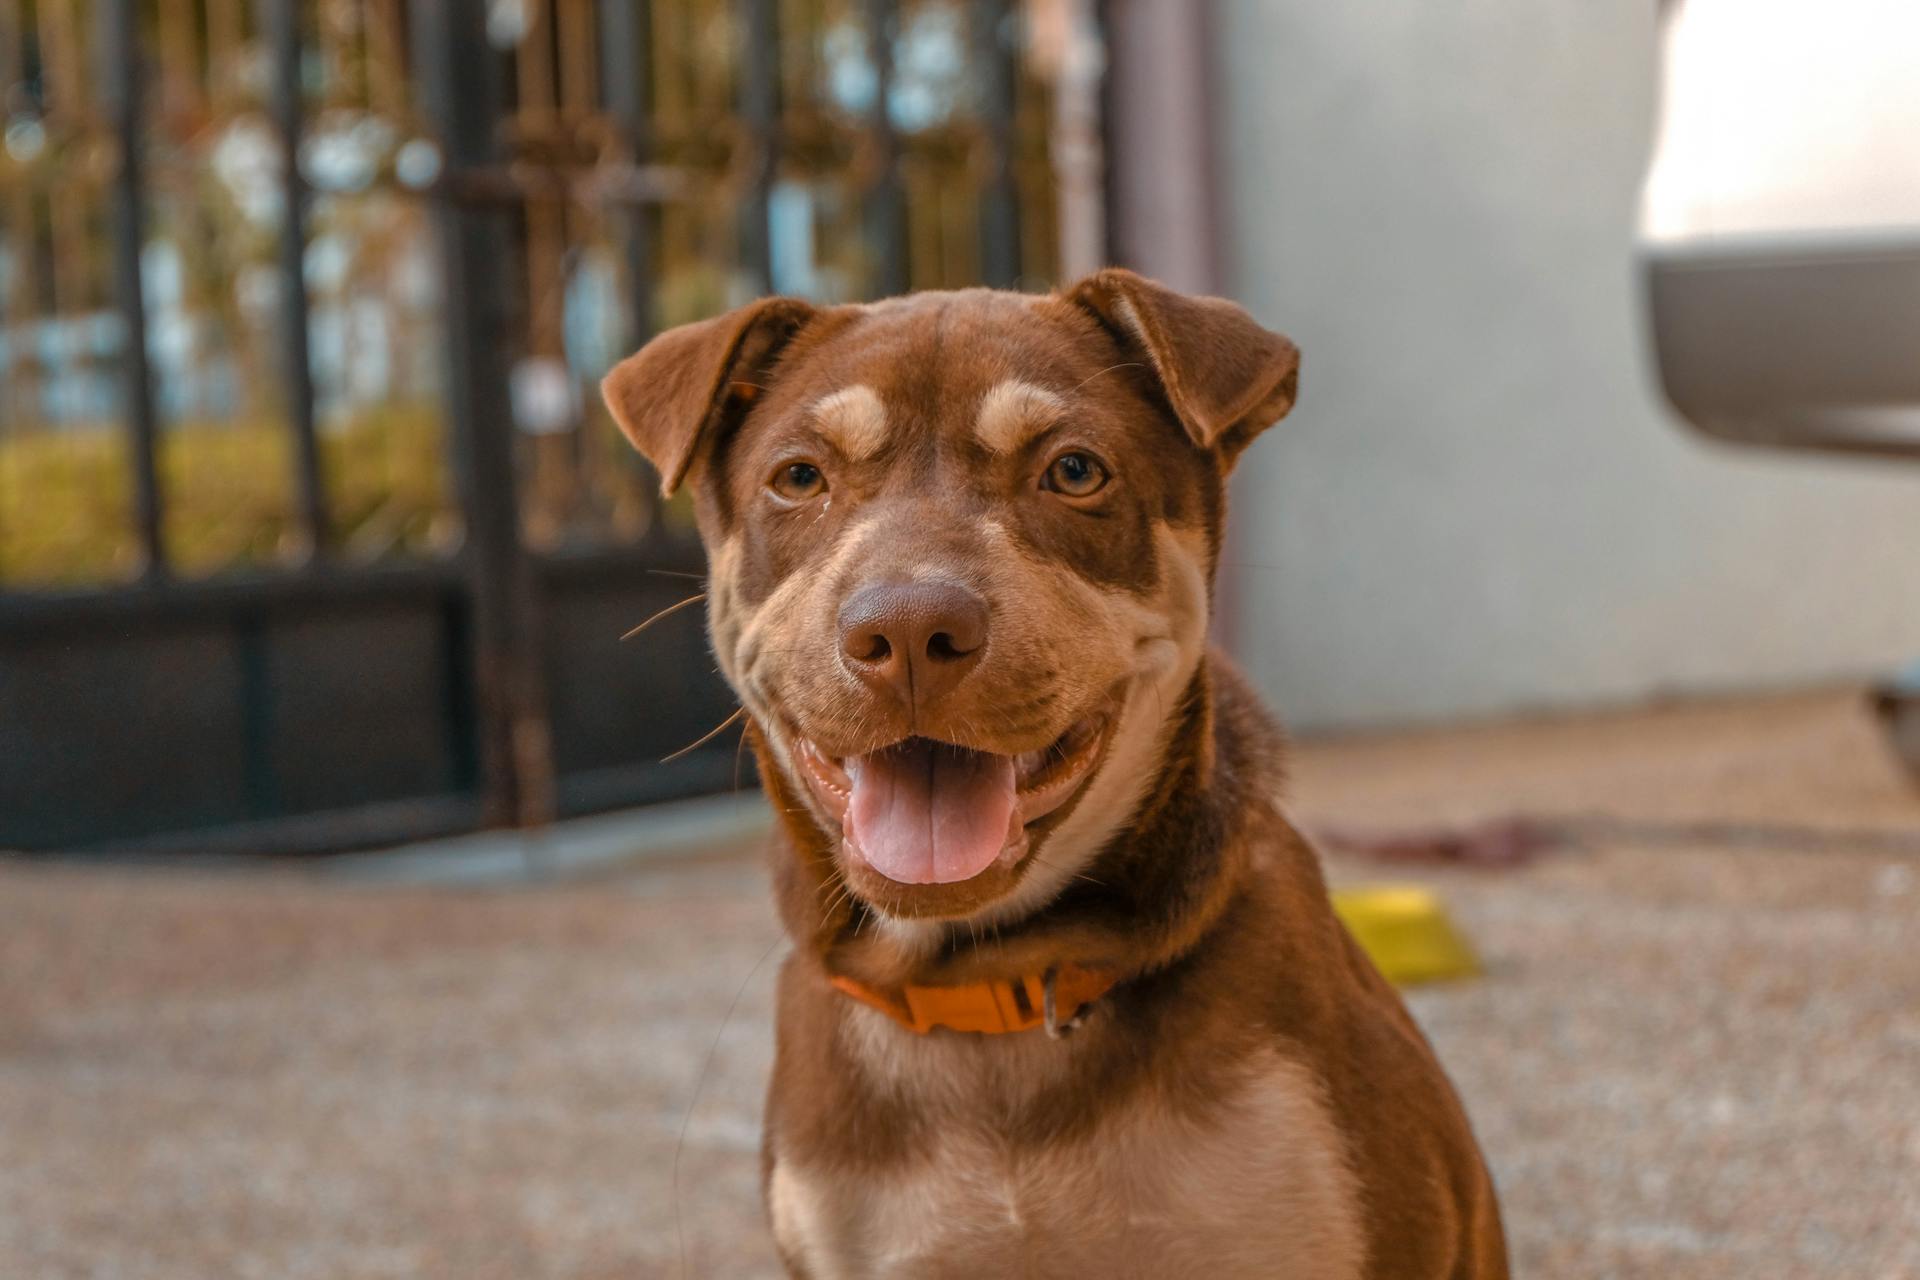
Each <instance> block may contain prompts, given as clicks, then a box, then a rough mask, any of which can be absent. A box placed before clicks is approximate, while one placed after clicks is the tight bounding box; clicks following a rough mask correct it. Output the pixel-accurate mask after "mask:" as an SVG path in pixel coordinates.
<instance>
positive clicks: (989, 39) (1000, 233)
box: [972, 0, 1020, 289]
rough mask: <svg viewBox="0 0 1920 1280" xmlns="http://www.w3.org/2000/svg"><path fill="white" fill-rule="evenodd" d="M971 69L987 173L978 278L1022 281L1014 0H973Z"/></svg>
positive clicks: (997, 283)
mask: <svg viewBox="0 0 1920 1280" xmlns="http://www.w3.org/2000/svg"><path fill="white" fill-rule="evenodd" d="M972 25H973V73H974V76H975V77H976V83H977V84H978V85H979V86H980V118H981V124H982V127H983V128H984V129H985V142H986V157H985V173H984V176H983V178H982V181H981V186H980V282H981V283H982V284H985V285H991V286H993V287H994V288H997V289H1011V288H1013V287H1015V286H1016V285H1018V284H1019V283H1020V184H1019V182H1018V180H1017V179H1016V178H1015V176H1014V170H1013V124H1014V110H1015V106H1016V98H1015V95H1016V92H1017V86H1016V84H1015V81H1014V68H1015V67H1016V65H1017V58H1018V56H1019V51H1018V47H1017V34H1018V33H1017V32H1016V31H1015V28H1014V14H1013V4H1012V0H973V24H972Z"/></svg>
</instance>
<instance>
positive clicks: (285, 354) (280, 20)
mask: <svg viewBox="0 0 1920 1280" xmlns="http://www.w3.org/2000/svg"><path fill="white" fill-rule="evenodd" d="M265 9H266V12H265V13H264V14H263V15H262V16H261V25H262V26H263V27H264V28H265V29H266V31H267V33H268V43H269V45H270V46H271V48H272V54H273V74H272V77H271V79H272V82H273V101H272V108H273V122H274V127H275V128H276V129H277V130H278V131H279V134H280V152H281V157H282V162H283V167H282V169H281V174H280V195H281V206H282V208H281V216H280V246H279V247H280V341H281V351H282V360H281V365H282V368H281V371H280V372H281V379H282V381H283V383H284V385H285V386H286V389H287V425H288V427H289V428H291V429H292V431H293V440H294V462H295V467H296V471H295V475H294V482H295V492H296V493H297V494H298V496H299V502H300V525H301V529H302V531H303V533H304V536H305V539H306V544H307V553H308V557H309V562H310V563H311V562H313V561H315V560H317V559H318V557H320V556H321V555H322V554H324V553H325V550H326V546H327V537H328V518H327V493H326V485H325V482H324V479H323V476H322V474H321V469H320V444H319V440H318V438H317V437H316V435H315V426H314V415H313V365H312V354H311V344H310V342H309V339H308V335H307V278H306V269H305V266H306V253H307V184H306V181H305V179H304V178H303V177H302V176H301V173H300V137H301V130H302V124H303V122H302V119H301V114H302V113H301V101H300V99H301V92H300V90H301V76H300V62H301V41H300V14H299V0H265Z"/></svg>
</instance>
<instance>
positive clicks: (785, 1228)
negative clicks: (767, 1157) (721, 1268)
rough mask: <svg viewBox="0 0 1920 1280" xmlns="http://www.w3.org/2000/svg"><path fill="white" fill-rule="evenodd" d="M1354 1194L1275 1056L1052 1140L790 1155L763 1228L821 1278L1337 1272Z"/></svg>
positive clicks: (1313, 1104)
mask: <svg viewBox="0 0 1920 1280" xmlns="http://www.w3.org/2000/svg"><path fill="white" fill-rule="evenodd" d="M1046 1043H1047V1044H1048V1046H1049V1047H1050V1048H1051V1049H1052V1051H1053V1053H1054V1054H1055V1055H1056V1056H1064V1055H1065V1053H1066V1049H1065V1048H1064V1046H1062V1045H1059V1044H1057V1043H1055V1042H1052V1041H1048V1042H1046ZM1017 1052H1018V1051H1016V1053H1017ZM907 1056H908V1057H909V1058H920V1059H923V1060H924V1061H922V1062H920V1063H919V1064H917V1065H916V1066H915V1067H913V1068H912V1069H910V1070H909V1071H908V1072H907V1073H906V1074H907V1075H908V1076H909V1077H910V1079H912V1080H943V1079H944V1080H945V1081H947V1082H948V1083H949V1091H951V1088H950V1087H951V1082H952V1081H953V1080H955V1079H956V1078H957V1079H960V1080H965V1079H967V1078H968V1076H967V1071H966V1067H965V1066H964V1065H963V1066H961V1067H960V1068H959V1069H958V1070H957V1071H956V1070H955V1066H954V1064H953V1063H951V1062H950V1061H942V1059H943V1058H944V1057H945V1055H942V1054H940V1053H939V1052H937V1050H927V1049H926V1048H925V1046H922V1049H921V1051H918V1052H916V1051H915V1050H913V1049H909V1050H908V1051H907ZM907 1087H909V1088H911V1085H910V1084H908V1085H907ZM946 1101H947V1104H948V1105H951V1100H950V1099H949V1100H946ZM1358 1197H1359V1190H1358V1186H1357V1183H1356V1181H1355V1179H1354V1177H1353V1174H1352V1172H1351V1170H1350V1169H1349V1168H1348V1167H1347V1164H1346V1157H1345V1153H1344V1146H1343V1143H1342V1141H1341V1138H1340V1135H1339V1133H1338V1131H1337V1129H1336V1128H1335V1126H1334V1123H1333V1118H1332V1115H1331V1112H1330V1111H1329V1109H1328V1107H1327V1104H1326V1101H1325V1098H1324V1096H1323V1093H1322V1090H1321V1088H1320V1086H1319V1084H1318V1083H1317V1082H1316V1081H1315V1080H1314V1079H1313V1077H1312V1075H1311V1074H1310V1073H1309V1072H1307V1071H1306V1070H1305V1069H1304V1068H1303V1067H1302V1066H1301V1065H1300V1064H1299V1063H1297V1062H1294V1061H1291V1060H1289V1059H1287V1058H1285V1057H1283V1056H1281V1055H1280V1054H1278V1053H1269V1054H1266V1055H1260V1056H1256V1057H1254V1058H1252V1059H1251V1060H1249V1061H1248V1062H1247V1063H1246V1064H1245V1065H1244V1071H1243V1075H1242V1077H1241V1078H1240V1079H1239V1080H1238V1081H1237V1082H1236V1083H1235V1084H1234V1085H1232V1086H1231V1087H1230V1088H1229V1089H1228V1090H1227V1091H1226V1092H1225V1093H1223V1094H1222V1095H1221V1096H1218V1097H1214V1098H1209V1099H1207V1100H1206V1101H1205V1102H1204V1104H1202V1105H1199V1106H1191V1107H1189V1106H1182V1105H1179V1104H1177V1103H1175V1102H1173V1101H1172V1100H1169V1099H1167V1098H1154V1099H1151V1100H1141V1101H1139V1102H1136V1103H1135V1104H1134V1105H1133V1106H1130V1107H1127V1108H1124V1109H1115V1110H1113V1111H1112V1112H1110V1113H1108V1114H1107V1115H1105V1116H1103V1117H1102V1123H1101V1124H1100V1125H1099V1126H1098V1127H1097V1128H1095V1129H1093V1130H1091V1131H1090V1132H1088V1133H1086V1134H1084V1135H1081V1136H1077V1137H1075V1138H1073V1139H1071V1140H1068V1141H1064V1142H1061V1143H1058V1144H1055V1145H1049V1146H1046V1147H1040V1148H1034V1149H1023V1148H1021V1147H1019V1146H1017V1145H1015V1144H1010V1143H1008V1142H1006V1141H1004V1139H1003V1138H1002V1137H1001V1136H1000V1135H998V1134H996V1133H995V1132H994V1131H993V1130H992V1129H991V1128H989V1127H985V1126H974V1127H959V1128H956V1129H955V1130H953V1131H952V1132H949V1133H944V1134H941V1135H939V1136H938V1137H937V1138H935V1139H934V1141H933V1142H932V1143H931V1144H930V1145H929V1146H928V1148H927V1149H926V1150H925V1151H923V1152H920V1153H919V1154H918V1156H917V1158H916V1160H914V1161H913V1162H911V1163H910V1164H909V1165H907V1166H906V1167H904V1168H901V1169H899V1170H896V1171H895V1172H893V1173H892V1174H891V1176H889V1177H887V1178H886V1179H884V1180H877V1181H876V1180H868V1179H866V1178H864V1177H863V1176H862V1175H859V1174H850V1173H848V1172H846V1171H842V1170H838V1169H836V1168H834V1167H833V1166H831V1165H823V1166H818V1167H809V1166H808V1165H806V1164H805V1163H804V1162H803V1161H801V1160H799V1159H795V1160H790V1161H789V1160H782V1161H779V1162H777V1163H776V1164H775V1165H774V1167H773V1170H772V1173H771V1174H770V1176H769V1204H770V1209H771V1213H772V1220H773V1224H774V1232H775V1238H776V1239H777V1240H778V1242H779V1244H780V1247H781V1249H782V1250H783V1251H784V1252H785V1253H786V1254H788V1255H789V1256H790V1257H792V1258H794V1259H796V1260H798V1261H799V1263H800V1265H801V1266H802V1267H804V1268H805V1269H806V1272H807V1274H808V1275H810V1276H813V1277H816V1280H828V1278H842V1277H844V1278H845V1280H855V1278H856V1277H858V1278H865V1277H874V1278H876V1280H877V1278H878V1277H887V1276H954V1277H969V1278H971V1277H976V1276H1002V1275H1021V1276H1031V1277H1035V1278H1036V1280H1039V1278H1041V1277H1061V1280H1079V1278H1081V1277H1087V1276H1153V1277H1180V1276H1193V1277H1211V1278H1214V1280H1241V1278H1243V1277H1244V1278H1245V1280H1255V1278H1256V1277H1257V1278H1260V1280H1265V1277H1270V1276H1274V1275H1298V1276H1312V1277H1316V1278H1320V1280H1345V1278H1348V1277H1357V1276H1359V1275H1361V1274H1362V1263H1363V1260H1364V1257H1365V1248H1366V1243H1365V1240H1364V1237H1363V1234H1362V1232H1361V1229H1360V1210H1359V1203H1358Z"/></svg>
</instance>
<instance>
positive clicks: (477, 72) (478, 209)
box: [412, 0, 553, 825]
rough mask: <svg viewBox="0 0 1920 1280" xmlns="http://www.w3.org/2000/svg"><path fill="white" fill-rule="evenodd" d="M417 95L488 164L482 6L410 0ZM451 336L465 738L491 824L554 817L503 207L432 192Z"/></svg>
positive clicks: (491, 100) (494, 122) (445, 137)
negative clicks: (471, 707)
mask: <svg viewBox="0 0 1920 1280" xmlns="http://www.w3.org/2000/svg"><path fill="white" fill-rule="evenodd" d="M412 17H413V21H414V24H415V30H414V41H413V45H414V48H415V50H416V51H417V53H418V56H419V60H420V61H419V69H418V70H419V89H420V102H421V105H422V108H423V110H424V112H425V114H426V116H427V118H428V119H429V120H430V121H431V122H432V125H433V127H434V129H435V132H436V133H437V135H438V139H439V143H440V146H441V148H442V149H443V151H444V153H445V156H446V161H447V163H448V165H449V166H450V167H455V168H464V167H474V166H482V165H487V164H490V163H493V162H494V161H495V160H496V159H497V156H496V154H495V153H496V151H497V149H498V147H497V136H496V135H497V129H498V125H499V123H500V120H501V118H502V117H501V112H500V107H499V103H500V97H499V94H498V91H497V88H496V86H495V84H494V80H495V78H496V75H495V73H496V71H497V62H496V58H495V54H494V51H493V50H492V49H491V48H490V47H489V46H488V44H487V39H486V34H485V32H486V4H485V0H428V2H426V3H421V4H418V5H415V6H413V8H412ZM434 222H435V228H436V230H437V232H438V236H437V239H438V241H439V255H440V276H441V290H442V295H441V300H442V307H443V313H444V315H445V325H446V343H447V348H446V351H447V355H446V359H447V413H448V417H449V420H450V423H451V427H452V431H451V435H452V438H453V442H454V474H455V480H456V482H457V483H458V486H459V490H460V497H461V505H462V508H463V511H464V514H465V519H466V543H465V546H464V548H463V552H462V555H463V560H464V562H465V565H466V568H467V586H468V593H469V596H470V599H471V604H472V642H471V653H472V655H473V682H474V690H475V701H476V717H475V720H476V723H475V726H474V727H475V734H474V736H475V738H476V739H477V741H478V743H479V748H480V772H481V794H482V806H483V812H484V815H485V820H486V821H487V822H488V823H489V824H491V825H502V824H519V825H527V824H532V823H538V822H543V821H545V820H546V819H547V818H549V817H550V816H551V814H552V812H553V751H552V735H551V730H550V728H549V725H548V722H547V708H546V695H545V687H544V685H543V682H542V679H541V676H542V671H543V665H542V662H541V658H540V642H539V635H540V629H539V619H538V614H537V607H538V600H537V598H536V591H535V584H534V578H533V571H532V566H531V564H530V563H529V559H528V556H527V554H526V548H525V547H524V545H523V544H522V542H521V537H520V504H519V488H518V481H517V477H516V474H515V469H514V438H513V432H514V424H513V418H512V415H511V410H510V407H509V406H510V401H509V398H508V385H507V367H506V366H507V361H506V358H505V357H506V352H507V350H508V347H507V342H506V335H507V332H508V316H507V290H506V281H505V276H504V271H505V266H506V260H507V253H508V247H509V240H508V236H507V226H506V216H505V211H504V210H503V209H502V208H500V207H498V206H494V205H488V204H472V203H467V202H461V201H453V200H447V199H435V201H434Z"/></svg>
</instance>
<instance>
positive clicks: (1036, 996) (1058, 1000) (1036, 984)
mask: <svg viewBox="0 0 1920 1280" xmlns="http://www.w3.org/2000/svg"><path fill="white" fill-rule="evenodd" d="M830 980H831V981H832V983H833V985H834V986H835V987H837V988H839V989H840V990H841V991H843V992H845V993H846V994H847V995H850V996H852V997H853V998H854V999H855V1000H858V1001H860V1002H861V1003H862V1004H868V1005H872V1006H873V1007H874V1008H876V1009H878V1010H880V1012H882V1013H884V1014H886V1015H887V1016H888V1017H889V1018H892V1019H893V1020H894V1021H895V1022H898V1023H899V1024H900V1025H901V1026H903V1027H905V1028H907V1029H908V1030H909V1031H915V1032H918V1033H920V1034H921V1035H925V1034H926V1033H927V1032H929V1031H931V1030H933V1029H934V1028H935V1027H945V1028H947V1029H948V1030H950V1031H974V1032H980V1033H982V1034H985V1035H1000V1034H1003V1033H1005V1032H1010V1031H1031V1030H1033V1029H1034V1028H1035V1027H1045V1028H1046V1029H1047V1034H1048V1035H1051V1036H1054V1037H1056V1038H1058V1037H1060V1036H1063V1035H1065V1034H1066V1033H1067V1032H1069V1031H1071V1030H1072V1029H1073V1028H1074V1027H1076V1026H1078V1025H1079V1022H1080V1016H1081V1015H1082V1014H1083V1013H1085V1012H1086V1010H1087V1007H1088V1006H1089V1005H1091V1004H1092V1003H1093V1002H1094V1001H1095V1000H1098V999H1099V998H1100V997H1101V996H1103V995H1105V994H1107V992H1108V991H1111V990H1112V989H1113V986H1114V984H1115V983H1117V982H1118V981H1119V980H1120V978H1119V975H1117V974H1115V973H1113V972H1111V971H1109V970H1106V969H1083V968H1081V967H1080V966H1079V965H1077V964H1062V965H1057V966H1055V967H1054V968H1052V969H1049V970H1047V971H1046V972H1045V973H1043V974H1041V975H1039V976H1038V977H1034V976H1031V975H1028V976H1023V977H1018V978H1002V979H999V980H998V981H994V982H964V983H961V984H960V985H958V986H951V987H921V986H915V985H913V984H912V983H908V984H906V985H905V986H902V987H901V988H900V989H899V990H898V991H897V992H894V991H880V990H877V989H875V988H873V987H870V986H868V985H867V984H865V983H864V982H860V981H857V980H855V979H853V978H848V977H843V976H841V975H839V974H833V975H830Z"/></svg>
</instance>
